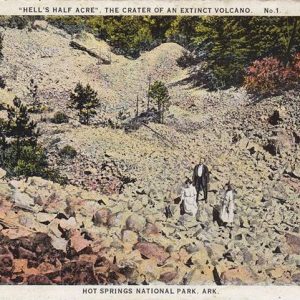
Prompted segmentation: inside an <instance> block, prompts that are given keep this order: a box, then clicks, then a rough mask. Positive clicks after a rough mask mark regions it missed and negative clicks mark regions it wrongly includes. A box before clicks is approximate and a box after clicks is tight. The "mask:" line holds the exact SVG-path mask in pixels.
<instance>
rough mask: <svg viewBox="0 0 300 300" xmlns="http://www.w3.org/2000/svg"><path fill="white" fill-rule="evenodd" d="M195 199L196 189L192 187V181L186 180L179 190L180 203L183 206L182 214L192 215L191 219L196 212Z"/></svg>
mask: <svg viewBox="0 0 300 300" xmlns="http://www.w3.org/2000/svg"><path fill="white" fill-rule="evenodd" d="M196 197H197V191H196V188H195V187H194V186H193V184H192V181H191V180H190V179H187V180H186V181H185V184H184V187H183V188H182V190H181V203H182V205H183V209H184V212H185V213H186V214H189V215H192V216H193V217H195V216H196V214H197V210H198V206H197V202H196Z"/></svg>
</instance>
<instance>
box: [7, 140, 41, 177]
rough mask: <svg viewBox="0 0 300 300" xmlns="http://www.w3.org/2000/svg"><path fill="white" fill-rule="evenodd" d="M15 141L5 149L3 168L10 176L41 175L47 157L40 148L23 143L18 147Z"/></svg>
mask: <svg viewBox="0 0 300 300" xmlns="http://www.w3.org/2000/svg"><path fill="white" fill-rule="evenodd" d="M18 147H19V146H17V145H16V143H13V144H11V145H10V147H8V148H7V151H6V161H5V164H4V166H5V169H6V171H7V172H8V174H9V175H11V176H21V175H24V176H26V177H28V176H42V177H44V176H43V175H44V172H45V169H46V168H47V158H46V155H45V152H44V150H43V149H42V148H40V147H38V146H32V145H26V144H23V145H22V146H21V147H20V149H18Z"/></svg>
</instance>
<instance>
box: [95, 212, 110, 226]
mask: <svg viewBox="0 0 300 300" xmlns="http://www.w3.org/2000/svg"><path fill="white" fill-rule="evenodd" d="M110 216H111V210H110V209H109V208H101V209H99V210H98V211H97V212H96V213H95V214H94V217H93V222H94V224H95V225H96V226H100V225H108V221H109V219H110Z"/></svg>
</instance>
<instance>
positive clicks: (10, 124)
mask: <svg viewBox="0 0 300 300" xmlns="http://www.w3.org/2000/svg"><path fill="white" fill-rule="evenodd" d="M13 105H14V106H9V107H8V108H7V118H8V120H7V123H6V128H7V133H6V134H7V136H8V137H10V138H12V139H13V140H14V141H15V145H16V160H18V159H19V158H20V153H21V147H22V146H25V145H30V146H35V145H36V142H37V137H38V134H39V133H38V131H36V126H37V124H36V123H35V122H33V121H32V120H30V117H29V114H28V109H27V107H26V105H24V104H22V102H21V100H20V99H18V98H17V97H16V98H15V99H14V100H13Z"/></svg>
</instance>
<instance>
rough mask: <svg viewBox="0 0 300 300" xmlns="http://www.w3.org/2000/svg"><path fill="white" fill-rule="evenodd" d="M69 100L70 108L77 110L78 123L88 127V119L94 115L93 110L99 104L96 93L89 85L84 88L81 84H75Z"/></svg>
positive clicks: (94, 111)
mask: <svg viewBox="0 0 300 300" xmlns="http://www.w3.org/2000/svg"><path fill="white" fill-rule="evenodd" d="M70 99H71V105H72V107H74V108H75V109H77V110H79V119H80V122H81V123H83V124H86V125H88V124H89V121H90V117H92V116H94V115H95V114H96V110H95V108H96V107H98V106H99V104H100V103H99V102H100V101H99V99H98V94H97V92H96V91H94V90H93V89H92V88H91V86H90V85H89V84H88V85H87V86H86V87H84V86H83V85H82V84H81V83H77V85H76V87H75V89H74V92H72V93H71V95H70Z"/></svg>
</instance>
